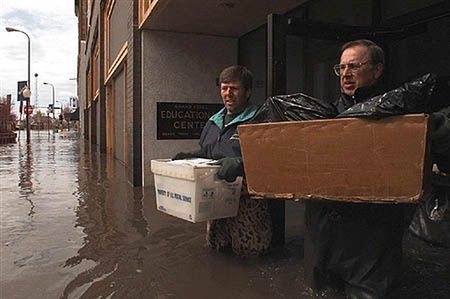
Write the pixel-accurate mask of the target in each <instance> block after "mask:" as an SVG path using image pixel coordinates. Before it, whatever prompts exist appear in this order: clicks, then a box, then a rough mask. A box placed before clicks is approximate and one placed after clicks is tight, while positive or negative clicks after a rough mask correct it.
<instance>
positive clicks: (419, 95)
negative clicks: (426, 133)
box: [337, 73, 436, 118]
mask: <svg viewBox="0 0 450 299" xmlns="http://www.w3.org/2000/svg"><path fill="white" fill-rule="evenodd" d="M435 85H436V75H435V74H432V73H429V74H426V75H424V76H422V77H420V78H418V79H415V80H413V81H410V82H407V83H404V84H403V85H402V86H400V87H398V88H396V89H394V90H391V91H388V92H386V93H384V94H381V95H378V96H375V97H373V98H370V99H368V100H367V101H364V102H361V103H358V104H356V105H353V106H352V107H350V108H349V109H347V110H345V111H344V112H342V113H341V114H339V115H338V116H337V117H338V118H343V117H375V118H380V117H386V116H392V115H403V114H408V113H428V112H431V111H430V110H431V104H430V102H431V95H432V93H433V91H434V87H435Z"/></svg>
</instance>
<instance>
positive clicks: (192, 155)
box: [172, 152, 198, 160]
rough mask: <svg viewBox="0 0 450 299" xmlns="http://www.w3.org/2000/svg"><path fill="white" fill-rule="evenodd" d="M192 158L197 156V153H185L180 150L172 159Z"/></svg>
mask: <svg viewBox="0 0 450 299" xmlns="http://www.w3.org/2000/svg"><path fill="white" fill-rule="evenodd" d="M192 158H198V155H197V153H185V152H180V153H178V154H176V155H175V156H173V158H172V160H184V159H192Z"/></svg>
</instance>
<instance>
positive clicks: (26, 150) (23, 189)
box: [18, 144, 34, 216]
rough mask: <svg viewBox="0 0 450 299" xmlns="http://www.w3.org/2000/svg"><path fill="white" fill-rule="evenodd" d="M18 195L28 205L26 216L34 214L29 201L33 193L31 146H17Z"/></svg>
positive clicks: (31, 203) (32, 205)
mask: <svg viewBox="0 0 450 299" xmlns="http://www.w3.org/2000/svg"><path fill="white" fill-rule="evenodd" d="M18 168H19V193H20V195H21V197H20V198H21V199H24V200H26V201H28V202H29V203H30V211H29V212H28V216H32V215H33V214H34V211H33V209H34V203H33V201H32V200H31V197H30V196H29V195H30V194H32V193H33V182H32V180H31V176H32V175H33V146H32V144H25V145H22V144H19V165H18Z"/></svg>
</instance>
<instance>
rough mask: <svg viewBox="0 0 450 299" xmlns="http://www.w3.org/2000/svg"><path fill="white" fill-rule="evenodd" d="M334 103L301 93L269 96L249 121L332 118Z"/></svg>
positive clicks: (334, 114) (334, 113) (334, 110)
mask: <svg viewBox="0 0 450 299" xmlns="http://www.w3.org/2000/svg"><path fill="white" fill-rule="evenodd" d="M336 115H337V110H336V107H334V105H332V104H330V103H328V102H326V101H323V100H319V99H316V98H314V97H311V96H309V95H306V94H303V93H296V94H291V95H279V96H273V97H269V98H268V99H267V100H266V101H265V102H264V104H263V105H262V106H261V107H260V108H259V109H258V111H256V114H255V116H254V117H253V119H252V120H251V121H250V123H263V122H278V121H291V120H313V119H323V118H334V117H335V116H336Z"/></svg>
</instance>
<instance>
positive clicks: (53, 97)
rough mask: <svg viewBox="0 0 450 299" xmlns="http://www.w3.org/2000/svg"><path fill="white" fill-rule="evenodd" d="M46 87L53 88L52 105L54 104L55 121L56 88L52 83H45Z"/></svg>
mask: <svg viewBox="0 0 450 299" xmlns="http://www.w3.org/2000/svg"><path fill="white" fill-rule="evenodd" d="M44 85H50V86H51V87H52V103H53V108H52V112H53V119H55V86H54V85H53V84H52V83H48V82H44Z"/></svg>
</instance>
